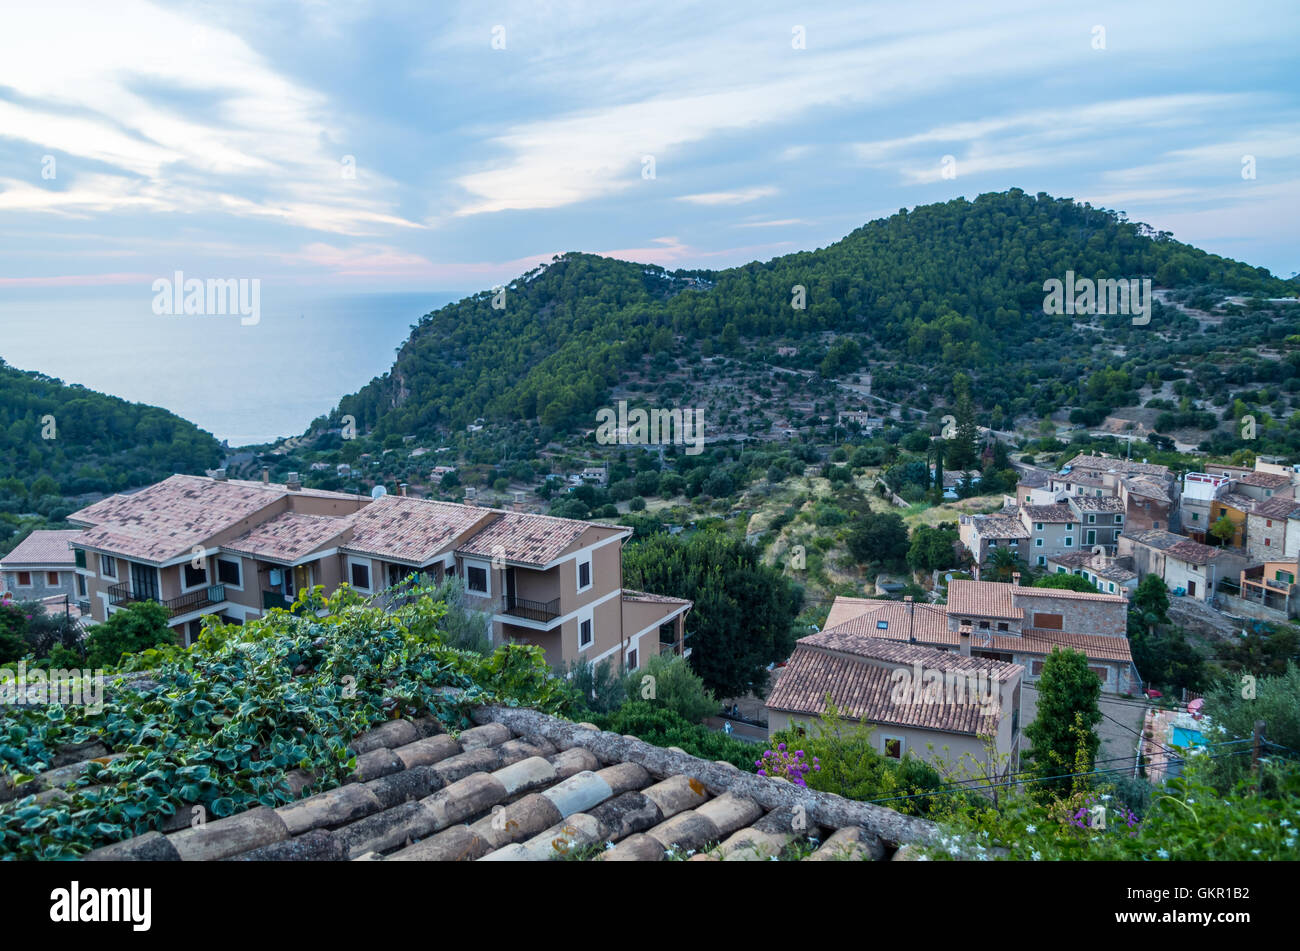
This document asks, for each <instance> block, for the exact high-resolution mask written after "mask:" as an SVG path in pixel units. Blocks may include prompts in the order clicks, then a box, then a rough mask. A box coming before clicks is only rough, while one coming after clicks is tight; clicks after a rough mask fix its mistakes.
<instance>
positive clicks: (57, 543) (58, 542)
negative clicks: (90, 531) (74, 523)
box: [0, 530, 82, 570]
mask: <svg viewBox="0 0 1300 951" xmlns="http://www.w3.org/2000/svg"><path fill="white" fill-rule="evenodd" d="M81 534H82V533H81V531H80V530H77V531H71V532H69V531H44V530H38V531H34V532H32V533H31V534H30V535H28V536H27V537H26V538H24V539H23V540H22V541H21V542H19V543H18V545H17V546H16V547H15V548H14V550H13V551H11V552H10V553H9V554H7V555H5V556H4V557H3V558H0V565H2V566H3V567H4V568H5V569H7V570H8V569H13V568H19V567H26V566H29V565H30V566H38V565H64V566H67V567H69V568H71V567H72V566H73V564H75V556H74V555H73V552H72V549H71V548H69V547H68V543H69V542H71V541H73V540H74V539H79V538H81Z"/></svg>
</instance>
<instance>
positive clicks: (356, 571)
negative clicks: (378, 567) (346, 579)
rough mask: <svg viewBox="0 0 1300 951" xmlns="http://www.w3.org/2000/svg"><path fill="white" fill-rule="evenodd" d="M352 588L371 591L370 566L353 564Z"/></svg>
mask: <svg viewBox="0 0 1300 951" xmlns="http://www.w3.org/2000/svg"><path fill="white" fill-rule="evenodd" d="M352 587H354V588H365V589H366V590H369V589H370V566H369V565H359V564H357V563H356V562H353V563H352Z"/></svg>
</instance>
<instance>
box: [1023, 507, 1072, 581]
mask: <svg viewBox="0 0 1300 951" xmlns="http://www.w3.org/2000/svg"><path fill="white" fill-rule="evenodd" d="M1020 522H1021V524H1022V525H1024V527H1025V530H1026V531H1027V532H1028V533H1029V537H1028V541H1027V542H1026V544H1025V551H1026V553H1027V554H1026V555H1025V559H1026V560H1027V561H1029V563H1030V564H1033V565H1037V566H1038V567H1040V568H1042V567H1044V566H1046V564H1047V557H1048V556H1049V555H1058V554H1062V553H1064V552H1068V551H1077V550H1078V546H1079V538H1080V532H1079V516H1078V515H1077V514H1076V513H1075V511H1074V510H1073V509H1072V508H1070V506H1069V505H1063V504H1061V503H1055V504H1052V505H1022V506H1020Z"/></svg>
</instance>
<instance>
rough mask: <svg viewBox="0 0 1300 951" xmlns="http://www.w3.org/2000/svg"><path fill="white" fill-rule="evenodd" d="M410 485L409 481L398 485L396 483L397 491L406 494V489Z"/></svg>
mask: <svg viewBox="0 0 1300 951" xmlns="http://www.w3.org/2000/svg"><path fill="white" fill-rule="evenodd" d="M410 487H411V485H410V483H409V482H403V483H401V484H400V485H398V487H397V491H398V493H399V494H401V495H406V490H407V489H409V488H410Z"/></svg>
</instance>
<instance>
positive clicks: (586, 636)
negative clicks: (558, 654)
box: [578, 621, 591, 647]
mask: <svg viewBox="0 0 1300 951" xmlns="http://www.w3.org/2000/svg"><path fill="white" fill-rule="evenodd" d="M589 644H591V621H583V622H582V623H581V624H579V625H578V646H579V647H587V646H588V645H589Z"/></svg>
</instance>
